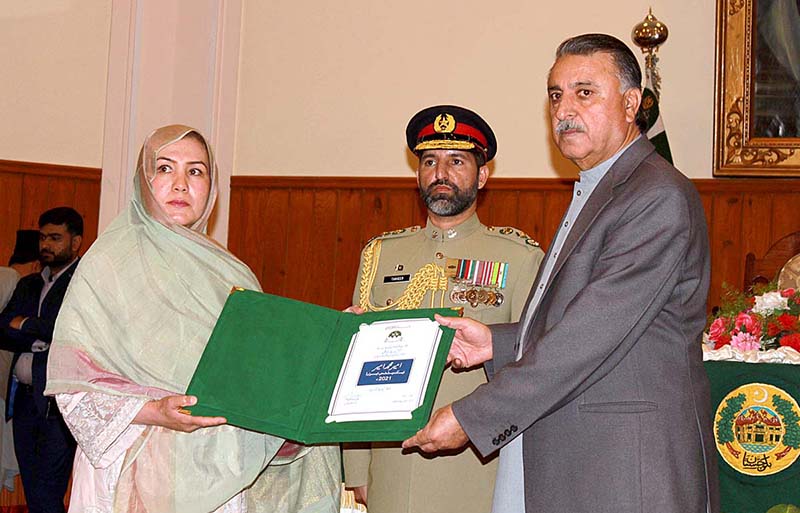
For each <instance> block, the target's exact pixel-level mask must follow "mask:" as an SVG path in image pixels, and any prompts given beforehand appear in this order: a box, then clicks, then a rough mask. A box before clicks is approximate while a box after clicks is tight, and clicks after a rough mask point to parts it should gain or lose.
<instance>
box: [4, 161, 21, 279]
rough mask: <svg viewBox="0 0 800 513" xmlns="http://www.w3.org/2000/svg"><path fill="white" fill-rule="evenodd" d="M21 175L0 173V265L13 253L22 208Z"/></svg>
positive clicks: (5, 262)
mask: <svg viewBox="0 0 800 513" xmlns="http://www.w3.org/2000/svg"><path fill="white" fill-rule="evenodd" d="M22 178H23V177H22V175H18V174H12V173H0V265H6V264H7V263H8V259H9V258H11V255H12V254H13V253H14V244H15V243H16V240H17V230H18V229H19V228H20V210H21V206H22Z"/></svg>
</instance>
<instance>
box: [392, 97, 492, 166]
mask: <svg viewBox="0 0 800 513" xmlns="http://www.w3.org/2000/svg"><path fill="white" fill-rule="evenodd" d="M406 142H407V143H408V147H409V149H411V151H413V152H414V153H416V154H417V155H419V153H420V152H421V151H424V150H441V149H445V150H470V151H478V152H480V153H482V154H483V156H484V158H485V159H486V162H489V161H490V160H492V159H493V158H494V155H495V153H497V140H496V139H495V137H494V132H492V129H491V128H490V127H489V124H488V123H486V121H484V120H483V118H481V117H480V116H479V115H477V114H476V113H474V112H472V111H471V110H469V109H465V108H463V107H458V106H455V105H436V106H434V107H428V108H427V109H423V110H421V111H419V112H418V113H416V114H415V115H414V117H413V118H411V121H409V122H408V126H407V127H406Z"/></svg>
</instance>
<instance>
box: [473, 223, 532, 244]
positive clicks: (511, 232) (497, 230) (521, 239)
mask: <svg viewBox="0 0 800 513" xmlns="http://www.w3.org/2000/svg"><path fill="white" fill-rule="evenodd" d="M486 232H487V233H489V234H490V235H496V236H498V237H503V238H504V239H509V240H513V241H514V242H517V243H519V244H525V245H527V246H533V247H535V248H538V247H539V243H538V242H536V241H535V240H534V239H532V238H530V237H529V236H528V234H527V233H525V232H523V231H522V230H518V229H516V228H514V227H511V226H487V227H486Z"/></svg>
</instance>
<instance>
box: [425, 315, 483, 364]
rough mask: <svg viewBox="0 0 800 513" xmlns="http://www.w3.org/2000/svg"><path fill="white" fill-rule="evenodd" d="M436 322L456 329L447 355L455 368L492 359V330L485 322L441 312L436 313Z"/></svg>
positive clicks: (448, 361)
mask: <svg viewBox="0 0 800 513" xmlns="http://www.w3.org/2000/svg"><path fill="white" fill-rule="evenodd" d="M436 322H438V323H439V324H441V325H442V326H447V327H448V328H453V329H454V330H456V335H455V337H454V338H453V344H452V345H451V346H450V353H449V354H448V355H447V363H451V364H452V365H453V367H454V368H456V369H465V368H468V367H474V366H476V365H480V364H482V363H483V362H486V361H489V360H491V359H492V332H491V331H489V328H488V326H486V325H485V324H481V323H480V322H478V321H476V320H473V319H468V318H466V317H465V318H459V317H442V316H441V315H439V314H436Z"/></svg>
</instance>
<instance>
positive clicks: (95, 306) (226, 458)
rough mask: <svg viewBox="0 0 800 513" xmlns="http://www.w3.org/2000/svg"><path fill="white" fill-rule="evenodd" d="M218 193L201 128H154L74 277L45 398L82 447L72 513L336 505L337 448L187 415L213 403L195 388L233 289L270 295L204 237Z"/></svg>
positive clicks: (320, 512)
mask: <svg viewBox="0 0 800 513" xmlns="http://www.w3.org/2000/svg"><path fill="white" fill-rule="evenodd" d="M217 184H218V173H217V167H216V165H215V163H214V157H213V153H212V151H211V147H210V145H209V144H208V142H207V141H206V139H205V138H204V137H203V136H202V135H201V134H200V133H199V132H198V131H197V130H195V129H193V128H190V127H187V126H182V125H170V126H165V127H161V128H159V129H156V130H154V131H153V132H152V133H150V135H148V136H147V138H146V139H145V141H144V145H143V147H142V150H141V152H140V154H139V161H138V165H137V167H136V171H135V173H134V183H133V186H134V187H133V198H132V199H131V202H130V205H129V207H128V208H127V209H126V210H125V211H123V212H122V213H121V214H120V215H119V216H118V217H117V218H116V219H115V220H114V221H112V223H111V224H110V225H109V227H108V228H107V229H106V230H105V231H104V232H103V234H102V235H100V237H99V238H98V239H97V241H96V242H95V243H94V244H93V245H92V247H91V248H90V249H89V251H87V252H86V255H85V256H84V259H83V262H82V263H81V265H80V267H79V268H78V271H77V272H76V273H75V276H74V277H73V279H72V283H71V284H70V288H69V292H68V293H67V296H66V297H65V299H64V305H63V307H62V309H61V314H60V315H59V318H58V323H57V326H56V329H55V333H54V335H53V346H52V349H51V352H52V357H51V359H50V362H49V365H48V369H47V372H48V379H47V390H46V391H45V392H46V393H47V394H52V395H55V397H56V402H57V403H58V407H59V408H60V409H61V411H62V413H63V415H64V419H65V421H66V422H67V424H68V425H69V427H70V429H71V430H72V432H73V433H74V434H75V438H76V439H77V441H78V444H79V450H78V454H77V455H76V457H75V466H74V473H73V483H72V493H71V495H70V513H73V512H75V513H78V512H81V513H111V512H114V513H126V512H127V513H144V512H147V513H184V512H192V513H210V512H212V511H219V512H224V513H244V512H247V513H266V512H269V513H295V512H304V513H311V512H313V513H334V512H335V511H337V510H338V506H339V488H340V483H341V479H340V474H341V471H340V466H341V465H340V458H339V448H338V447H337V446H318V447H300V446H297V445H294V444H288V443H287V444H284V440H283V439H282V438H278V437H274V436H270V435H267V434H262V433H256V432H253V431H248V430H245V429H240V428H237V427H234V426H230V425H225V422H226V419H225V418H223V417H206V416H200V415H191V414H190V412H188V411H187V410H186V409H185V408H184V407H185V406H192V405H194V404H196V403H197V402H198V401H202V400H203V398H202V397H199V398H198V397H194V396H187V395H185V394H184V391H185V390H186V388H187V386H188V384H189V381H190V380H191V378H192V375H193V373H194V370H195V368H196V366H197V363H198V361H199V359H200V356H201V355H202V353H203V350H204V349H205V345H206V342H207V341H208V338H209V336H210V335H211V331H212V329H213V328H214V325H215V323H216V320H217V318H218V316H219V313H220V311H221V310H222V306H223V304H224V303H225V300H226V299H227V297H228V295H229V294H230V291H231V288H232V287H234V286H238V287H244V288H249V289H255V290H258V289H260V286H259V284H258V281H257V280H256V278H255V276H253V273H252V272H251V271H250V269H249V268H248V267H247V266H246V265H245V264H244V263H242V262H241V261H239V260H238V259H236V258H235V257H234V256H233V255H232V254H231V253H229V252H228V251H227V250H226V249H225V248H223V247H222V246H220V245H219V244H217V243H216V242H215V241H214V240H213V239H211V238H210V237H208V236H206V234H205V228H206V224H207V222H208V218H209V216H210V215H211V209H212V208H213V206H214V202H215V199H216V192H217ZM230 372H231V376H230V379H231V382H232V384H233V385H235V384H236V383H237V381H236V380H237V379H238V376H237V375H236V370H235V369H231V371H230ZM265 372H267V370H266V369H265ZM253 400H258V399H257V398H254V399H253ZM282 446H283V449H282V450H279V448H281V447H282Z"/></svg>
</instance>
